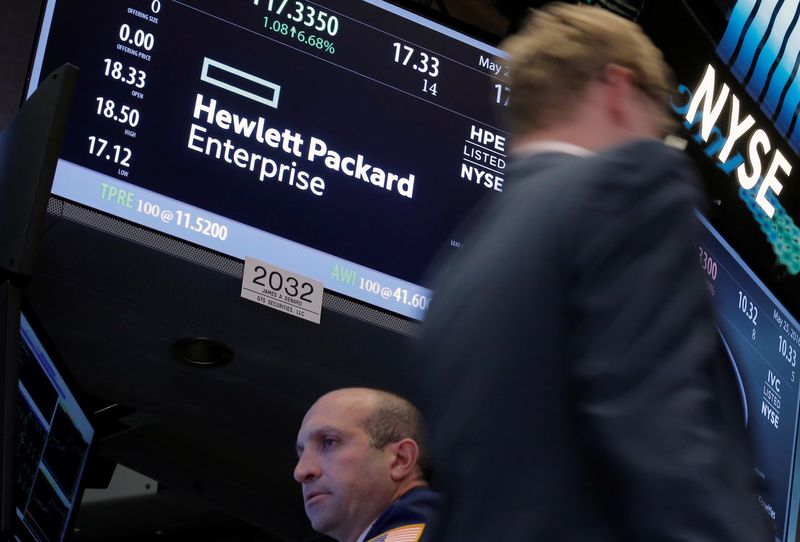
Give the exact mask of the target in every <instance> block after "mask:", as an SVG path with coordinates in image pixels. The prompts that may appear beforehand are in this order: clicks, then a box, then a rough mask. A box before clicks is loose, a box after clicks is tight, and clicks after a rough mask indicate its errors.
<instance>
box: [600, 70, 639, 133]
mask: <svg viewBox="0 0 800 542" xmlns="http://www.w3.org/2000/svg"><path fill="white" fill-rule="evenodd" d="M601 80H602V82H603V86H604V89H605V93H606V94H605V104H606V107H607V111H608V114H609V116H610V117H611V119H612V120H613V122H614V123H615V124H616V125H617V126H627V124H628V121H629V119H628V117H629V115H630V114H631V110H630V105H631V100H633V99H634V93H635V91H636V89H635V87H636V74H635V73H634V72H633V71H632V70H630V69H628V68H625V67H623V66H620V65H619V64H606V66H605V67H604V68H603V75H602V78H601Z"/></svg>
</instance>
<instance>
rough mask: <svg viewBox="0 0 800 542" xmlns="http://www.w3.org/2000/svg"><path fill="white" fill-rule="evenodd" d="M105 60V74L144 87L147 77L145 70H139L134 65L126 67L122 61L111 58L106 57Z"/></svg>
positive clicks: (128, 83) (137, 86) (127, 83)
mask: <svg viewBox="0 0 800 542" xmlns="http://www.w3.org/2000/svg"><path fill="white" fill-rule="evenodd" d="M103 62H104V63H105V72H104V73H103V75H105V76H106V77H111V78H112V79H116V80H117V81H122V82H123V83H125V84H126V85H133V86H135V87H136V88H144V85H145V79H146V78H147V74H146V73H145V72H144V70H138V69H136V68H134V67H133V66H127V67H126V66H125V65H123V64H122V62H117V61H114V60H111V59H110V58H104V59H103Z"/></svg>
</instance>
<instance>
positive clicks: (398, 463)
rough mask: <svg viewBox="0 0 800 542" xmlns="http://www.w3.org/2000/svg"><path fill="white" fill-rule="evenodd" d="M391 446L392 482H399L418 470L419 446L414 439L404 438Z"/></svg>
mask: <svg viewBox="0 0 800 542" xmlns="http://www.w3.org/2000/svg"><path fill="white" fill-rule="evenodd" d="M390 446H391V450H392V453H393V456H392V463H391V465H390V469H391V470H390V474H391V476H392V480H394V481H395V482H399V481H401V480H404V479H406V478H407V477H408V476H409V474H412V473H414V472H415V471H416V470H417V460H418V459H419V445H418V444H417V443H416V442H415V441H414V440H413V439H410V438H404V439H403V440H399V441H397V442H395V443H392V444H391V445H390Z"/></svg>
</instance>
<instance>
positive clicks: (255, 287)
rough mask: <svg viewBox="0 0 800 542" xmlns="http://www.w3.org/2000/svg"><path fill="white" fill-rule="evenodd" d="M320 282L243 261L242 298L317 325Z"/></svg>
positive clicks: (266, 265) (320, 300) (254, 260)
mask: <svg viewBox="0 0 800 542" xmlns="http://www.w3.org/2000/svg"><path fill="white" fill-rule="evenodd" d="M322 290H323V286H322V283H321V282H319V281H318V280H314V279H310V278H308V277H304V276H303V275H299V274H297V273H293V272H292V271H288V270H286V269H281V268H280V267H276V266H274V265H270V264H268V263H266V262H262V261H260V260H256V259H255V258H250V257H248V258H245V260H244V274H243V275H242V297H243V298H245V299H249V300H250V301H255V302H256V303H260V304H261V305H265V306H267V307H270V308H272V309H275V310H278V311H281V312H284V313H286V314H291V315H292V316H296V317H298V318H302V319H304V320H309V321H311V322H314V323H315V324H319V319H320V316H321V314H322Z"/></svg>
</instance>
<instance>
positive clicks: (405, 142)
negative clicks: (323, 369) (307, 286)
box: [30, 0, 509, 319]
mask: <svg viewBox="0 0 800 542" xmlns="http://www.w3.org/2000/svg"><path fill="white" fill-rule="evenodd" d="M500 55H502V53H501V52H500V51H499V50H497V49H495V48H494V47H492V46H490V45H487V44H485V43H483V42H481V41H478V40H476V39H473V38H472V37H469V36H467V35H465V34H461V33H459V32H456V31H454V30H451V29H449V28H447V27H445V26H442V25H440V24H438V23H436V22H433V21H431V20H428V19H425V18H423V17H420V16H419V15H416V14H414V13H411V12H409V11H406V10H404V9H401V8H398V7H397V6H394V5H392V4H389V3H386V2H383V1H380V0H360V1H356V0H324V1H308V0H302V1H301V0H232V1H230V2H218V1H212V0H183V1H178V0H129V1H124V2H122V1H118V0H114V1H110V0H80V1H79V0H51V1H49V2H47V4H46V8H45V18H44V21H43V25H42V32H41V36H40V39H39V44H38V47H37V51H36V55H35V62H34V66H33V70H32V79H31V85H30V90H31V91H32V90H33V89H34V88H35V87H36V84H37V82H38V81H39V78H40V77H41V76H43V75H44V74H46V73H48V72H49V71H50V70H53V69H54V68H56V67H57V66H59V65H61V64H63V63H64V62H70V63H72V64H74V65H76V66H78V67H79V68H80V69H81V73H80V78H79V83H78V91H77V94H76V98H75V101H74V104H73V107H72V113H73V116H72V122H71V124H70V128H69V132H68V135H67V138H66V143H65V145H64V151H63V154H62V160H61V161H60V163H59V165H58V170H57V172H56V176H55V180H54V185H53V193H54V194H56V195H59V196H61V197H63V198H66V199H70V200H73V201H77V202H79V203H82V204H85V205H88V206H91V207H94V208H97V209H100V210H102V211H104V212H107V213H110V214H113V215H116V216H119V217H122V218H124V219H126V220H130V221H132V222H136V223H138V224H141V225H144V226H147V227H149V228H153V229H156V230H160V231H162V232H165V233H167V234H170V235H173V236H176V237H179V238H183V239H185V240H187V241H190V242H192V243H196V244H198V245H202V246H205V247H208V248H210V249H212V250H215V251H218V252H221V253H224V254H227V255H230V256H233V257H236V258H240V259H242V260H244V259H245V258H246V257H248V256H249V257H253V258H256V259H259V260H261V261H264V262H267V263H269V264H272V265H276V266H278V267H282V268H284V269H288V270H291V271H294V272H296V273H300V274H302V275H304V276H307V277H310V278H313V279H316V280H319V281H321V282H322V283H323V285H324V287H325V288H326V289H329V290H332V291H335V292H338V293H341V294H344V295H346V296H349V297H352V298H355V299H358V300H361V301H364V302H366V303H369V304H372V305H376V306H378V307H380V308H383V309H385V310H389V311H392V312H394V313H397V314H401V315H404V316H408V317H411V318H416V319H421V318H422V317H423V316H424V314H425V312H426V309H427V306H428V304H429V303H430V300H431V291H430V290H429V289H428V286H429V285H428V284H426V278H425V277H426V270H427V269H428V267H429V265H430V264H431V262H432V260H433V259H434V256H435V255H436V254H437V253H438V252H439V251H440V250H442V249H443V248H444V249H445V250H448V249H449V250H455V249H456V248H458V247H459V246H461V242H462V240H461V239H453V238H452V237H451V233H452V231H453V230H454V229H455V228H456V227H457V226H458V225H459V224H460V223H461V222H462V221H463V220H464V218H465V217H466V216H467V215H468V214H470V212H471V210H472V209H473V208H474V206H475V205H476V204H477V203H478V202H479V200H481V199H482V198H484V197H485V196H487V195H491V194H497V193H499V192H501V191H502V190H503V184H504V177H505V168H506V151H507V149H506V146H507V134H506V133H505V132H504V131H503V130H502V129H501V128H499V127H498V125H497V122H498V116H499V115H498V113H500V112H501V111H502V110H503V109H504V107H505V106H506V104H507V101H508V96H509V89H508V87H507V86H506V81H507V75H508V74H507V71H506V69H505V67H504V66H502V64H501V61H500V60H498V56H500Z"/></svg>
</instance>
